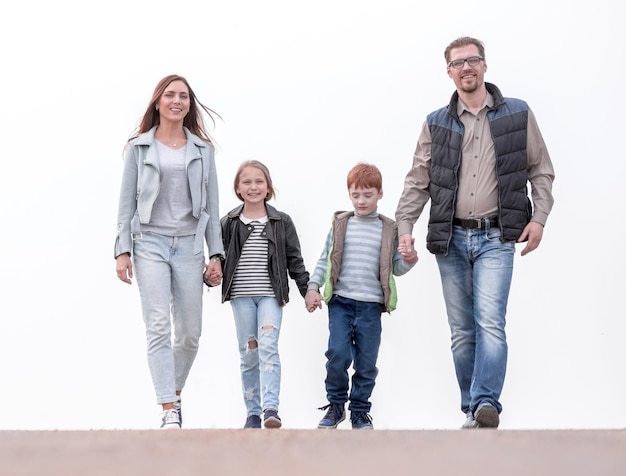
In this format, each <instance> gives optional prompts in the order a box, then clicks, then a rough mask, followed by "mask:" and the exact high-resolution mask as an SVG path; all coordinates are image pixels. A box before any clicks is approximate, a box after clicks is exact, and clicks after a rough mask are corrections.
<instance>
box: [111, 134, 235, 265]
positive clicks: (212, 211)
mask: <svg viewBox="0 0 626 476" xmlns="http://www.w3.org/2000/svg"><path fill="white" fill-rule="evenodd" d="M156 128H157V126H155V127H153V128H152V129H150V130H149V131H147V132H145V133H143V134H140V135H138V136H137V137H133V138H132V139H130V140H129V141H128V144H127V146H126V150H125V154H124V173H123V175H122V186H121V190H120V200H119V208H118V213H117V238H116V240H115V251H114V257H117V256H119V255H121V254H123V253H128V254H129V255H130V254H131V253H132V247H133V243H132V238H133V235H134V234H137V233H140V231H141V229H140V225H141V224H147V223H150V217H151V216H152V207H153V206H154V202H155V200H156V198H157V196H158V194H159V188H160V183H161V177H160V166H159V156H158V154H157V151H156V144H155V138H154V133H155V131H156ZM184 130H185V134H186V135H187V145H186V155H185V167H186V169H187V179H188V181H189V191H190V194H191V204H192V208H193V209H192V214H193V216H194V217H195V218H197V219H198V227H197V229H196V234H195V242H194V253H196V254H197V253H202V252H203V251H204V242H205V241H206V244H207V246H208V253H209V256H214V255H219V256H224V245H223V243H222V233H221V227H220V220H219V193H218V188H217V173H216V170H215V157H214V153H215V152H214V148H213V146H212V145H211V144H207V143H206V142H204V141H203V140H202V139H200V138H199V137H198V136H196V135H195V134H192V133H191V132H190V131H189V130H188V129H187V128H185V129H184Z"/></svg>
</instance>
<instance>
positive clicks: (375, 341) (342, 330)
mask: <svg viewBox="0 0 626 476" xmlns="http://www.w3.org/2000/svg"><path fill="white" fill-rule="evenodd" d="M381 313H382V306H381V304H379V303H376V302H363V301H355V300H354V299H348V298H345V297H342V296H337V295H335V296H333V298H332V299H331V301H330V302H329V303H328V330H329V336H328V350H327V351H326V359H327V361H326V396H327V398H328V401H329V402H330V403H336V404H338V405H341V406H343V405H344V404H345V403H346V401H347V400H348V385H349V378H348V368H349V367H350V364H352V363H353V369H354V374H353V375H352V389H351V390H350V398H349V399H350V405H349V406H348V408H349V410H350V411H352V412H369V411H370V408H371V406H372V404H371V403H370V401H369V399H370V396H371V395H372V391H373V390H374V385H375V383H376V376H377V375H378V368H377V367H376V361H377V360H378V350H379V348H380V338H381V333H382V325H381Z"/></svg>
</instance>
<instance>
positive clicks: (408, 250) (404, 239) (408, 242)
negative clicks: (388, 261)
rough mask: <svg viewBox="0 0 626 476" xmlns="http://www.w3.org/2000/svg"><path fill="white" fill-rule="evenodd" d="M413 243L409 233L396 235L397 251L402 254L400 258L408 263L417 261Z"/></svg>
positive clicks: (413, 239)
mask: <svg viewBox="0 0 626 476" xmlns="http://www.w3.org/2000/svg"><path fill="white" fill-rule="evenodd" d="M414 244H415V238H413V237H411V235H409V234H404V235H400V236H399V237H398V252H399V253H400V255H401V256H402V259H403V260H404V261H405V262H406V263H408V264H413V263H415V262H417V251H416V249H415V247H414V246H413V245H414Z"/></svg>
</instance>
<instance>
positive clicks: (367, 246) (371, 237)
mask: <svg viewBox="0 0 626 476" xmlns="http://www.w3.org/2000/svg"><path fill="white" fill-rule="evenodd" d="M382 233H383V222H382V221H381V220H380V219H379V218H378V214H377V213H372V214H371V215H367V216H360V215H356V214H355V215H354V216H352V217H350V219H349V220H348V227H347V229H346V236H345V239H344V248H343V256H342V260H341V270H340V271H339V276H338V278H337V283H336V284H335V287H334V288H333V293H334V294H338V295H340V296H343V297H346V298H349V299H354V300H355V301H364V302H379V303H384V302H385V300H384V296H383V290H382V286H381V284H380V248H381V242H382ZM332 237H333V231H332V229H331V230H330V232H329V234H328V237H327V239H326V246H325V247H324V251H323V252H322V255H321V256H320V259H319V260H318V262H317V265H316V267H315V271H314V272H313V275H312V276H311V280H310V283H311V282H314V283H316V284H317V286H318V288H320V287H322V286H323V284H324V281H325V279H326V265H327V259H328V252H329V251H330V247H331V244H332Z"/></svg>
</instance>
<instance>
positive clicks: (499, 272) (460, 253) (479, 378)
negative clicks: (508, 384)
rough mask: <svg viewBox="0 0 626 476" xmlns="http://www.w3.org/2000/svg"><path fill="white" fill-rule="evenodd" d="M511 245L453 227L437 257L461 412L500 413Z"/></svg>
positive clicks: (495, 233)
mask: <svg viewBox="0 0 626 476" xmlns="http://www.w3.org/2000/svg"><path fill="white" fill-rule="evenodd" d="M514 255H515V243H514V242H507V243H502V242H500V230H499V229H497V228H491V229H487V230H470V229H464V228H461V227H459V226H455V227H454V230H453V233H452V240H451V241H450V247H449V250H448V254H447V255H446V256H443V255H437V264H438V265H439V272H440V274H441V283H442V287H443V296H444V299H445V302H446V309H447V312H448V322H449V324H450V330H451V333H452V357H453V360H454V366H455V369H456V376H457V380H458V383H459V388H460V390H461V411H463V413H465V414H467V413H468V412H470V411H471V412H475V411H476V409H477V408H478V406H479V405H480V404H481V403H491V404H492V405H493V406H494V407H496V409H497V410H498V412H500V411H502V405H501V404H500V394H501V392H502V387H503V385H504V376H505V373H506V363H507V353H508V347H507V342H506V333H505V330H504V328H505V324H506V306H507V301H508V297H509V289H510V287H511V279H512V275H513V258H514Z"/></svg>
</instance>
